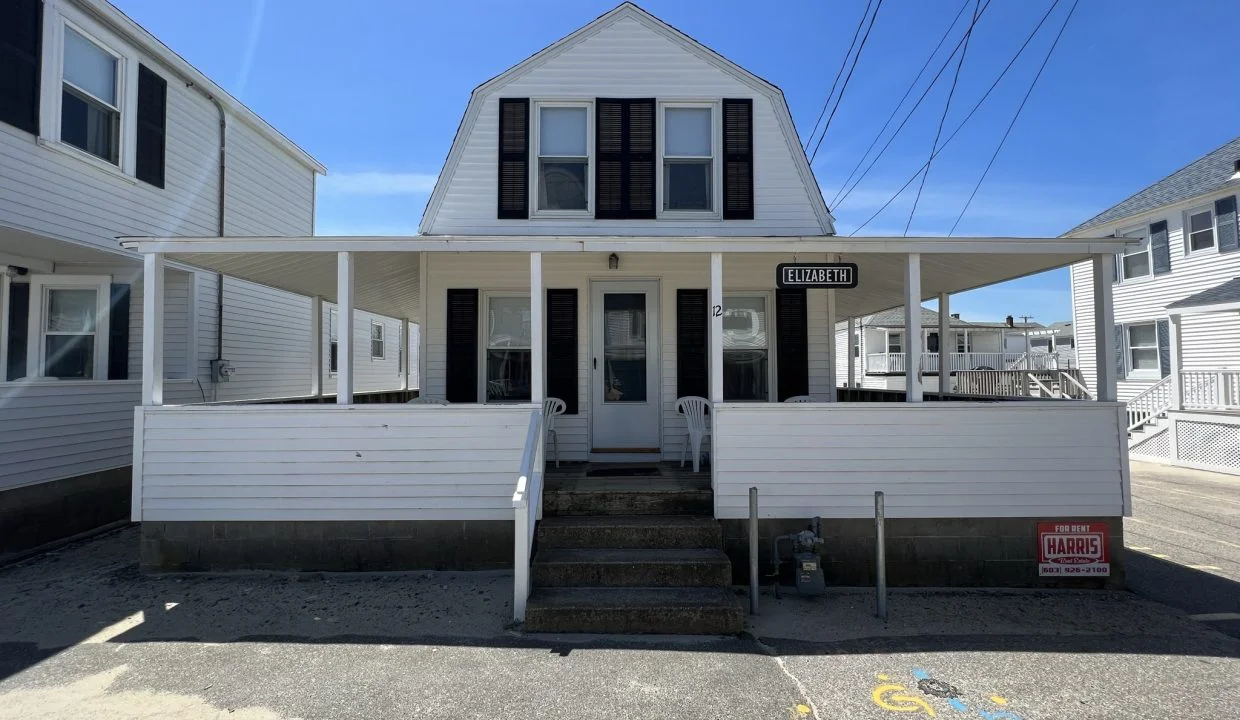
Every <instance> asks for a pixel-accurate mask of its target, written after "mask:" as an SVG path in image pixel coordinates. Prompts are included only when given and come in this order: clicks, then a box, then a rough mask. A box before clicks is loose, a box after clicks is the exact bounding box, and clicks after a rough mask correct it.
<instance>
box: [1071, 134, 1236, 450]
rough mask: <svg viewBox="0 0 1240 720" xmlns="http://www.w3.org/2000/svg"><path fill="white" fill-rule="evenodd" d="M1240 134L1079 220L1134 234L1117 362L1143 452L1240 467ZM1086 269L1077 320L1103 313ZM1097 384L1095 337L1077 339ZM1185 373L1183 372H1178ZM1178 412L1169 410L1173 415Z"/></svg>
mask: <svg viewBox="0 0 1240 720" xmlns="http://www.w3.org/2000/svg"><path fill="white" fill-rule="evenodd" d="M1237 193H1240V138H1237V139H1235V140H1232V141H1231V142H1229V143H1227V144H1226V145H1223V146H1222V147H1220V148H1218V149H1216V150H1214V151H1212V152H1210V153H1209V154H1208V155H1206V156H1204V157H1202V158H1199V159H1197V160H1196V161H1194V162H1192V163H1191V164H1189V165H1187V166H1185V167H1183V168H1181V169H1179V170H1177V171H1175V172H1174V173H1172V174H1171V175H1168V176H1167V177H1165V178H1163V179H1162V180H1160V181H1158V182H1157V183H1154V184H1153V185H1151V186H1149V187H1147V188H1145V189H1144V190H1142V191H1140V192H1138V193H1136V194H1135V195H1133V196H1131V197H1129V198H1127V199H1126V200H1124V201H1123V202H1120V203H1119V204H1117V205H1115V206H1114V207H1111V208H1109V209H1108V210H1106V211H1104V212H1102V213H1100V214H1098V215H1097V216H1095V217H1094V218H1092V219H1090V220H1088V221H1086V222H1085V223H1082V224H1081V225H1079V226H1077V227H1075V228H1073V229H1072V230H1071V231H1069V232H1068V233H1067V235H1066V236H1067V237H1081V236H1098V235H1116V236H1121V237H1126V238H1129V239H1131V240H1133V241H1134V245H1133V246H1132V247H1131V249H1129V250H1127V251H1125V252H1124V253H1121V254H1119V255H1117V256H1116V257H1115V262H1114V263H1113V265H1112V267H1111V272H1112V277H1113V281H1114V290H1113V295H1114V298H1115V307H1114V314H1115V320H1114V322H1115V327H1114V343H1115V348H1116V353H1115V356H1114V358H1113V360H1112V362H1113V367H1114V368H1115V371H1116V373H1117V374H1118V376H1119V382H1118V393H1119V399H1120V400H1124V401H1127V402H1128V404H1129V411H1130V416H1131V419H1130V425H1131V427H1132V430H1133V436H1132V441H1133V447H1132V452H1133V455H1134V456H1141V457H1143V458H1146V459H1154V460H1157V459H1162V460H1166V461H1173V462H1175V463H1177V464H1182V465H1187V466H1192V467H1204V468H1211V469H1218V470H1226V471H1229V472H1240V312H1237V308H1236V305H1235V301H1236V300H1238V299H1240V298H1238V297H1235V295H1236V293H1235V291H1234V288H1235V286H1236V283H1235V282H1233V281H1234V280H1235V279H1236V278H1240V252H1238V251H1240V244H1238V242H1237V233H1236V201H1237ZM1092 292H1093V290H1092V288H1091V285H1090V281H1089V267H1088V266H1086V265H1078V266H1074V267H1073V268H1072V297H1073V303H1072V304H1073V316H1074V321H1075V323H1076V326H1077V327H1088V326H1089V325H1090V324H1092V323H1093V321H1094V315H1093V310H1092V307H1093V306H1092ZM1078 342H1079V348H1080V350H1081V354H1080V362H1081V368H1082V370H1084V373H1085V377H1086V379H1087V380H1089V382H1090V383H1092V382H1093V378H1094V376H1095V374H1096V371H1097V366H1096V363H1095V362H1094V350H1093V348H1094V342H1093V338H1091V337H1090V336H1089V335H1087V334H1083V335H1082V336H1081V337H1080V338H1078ZM1177 378H1178V379H1179V382H1176V379H1177ZM1168 413H1170V417H1169V418H1168V417H1167V415H1168Z"/></svg>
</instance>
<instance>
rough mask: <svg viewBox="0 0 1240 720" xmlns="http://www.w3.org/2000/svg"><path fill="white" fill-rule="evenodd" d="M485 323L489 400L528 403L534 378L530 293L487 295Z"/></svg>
mask: <svg viewBox="0 0 1240 720" xmlns="http://www.w3.org/2000/svg"><path fill="white" fill-rule="evenodd" d="M484 322H485V323H486V325H485V328H484V330H485V335H486V349H485V352H486V378H485V381H486V394H485V396H484V397H486V401H487V402H528V401H529V400H530V398H531V397H532V395H531V387H530V386H531V382H532V377H533V375H532V373H531V362H532V358H531V353H530V298H529V296H500V295H491V296H488V298H487V312H486V315H485V316H484Z"/></svg>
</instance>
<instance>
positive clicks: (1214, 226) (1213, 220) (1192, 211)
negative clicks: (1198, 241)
mask: <svg viewBox="0 0 1240 720" xmlns="http://www.w3.org/2000/svg"><path fill="white" fill-rule="evenodd" d="M1203 212H1208V213H1210V234H1211V238H1212V239H1213V242H1211V243H1210V246H1209V247H1204V248H1199V249H1197V250H1194V249H1193V241H1192V231H1191V226H1190V225H1189V222H1190V220H1191V219H1192V217H1193V215H1200V214H1201V213H1203ZM1181 234H1182V235H1183V238H1184V254H1185V255H1201V254H1204V253H1217V252H1218V216H1217V215H1215V213H1214V203H1210V204H1208V205H1200V206H1198V207H1193V208H1189V209H1187V210H1185V211H1184V226H1183V230H1182V231H1181Z"/></svg>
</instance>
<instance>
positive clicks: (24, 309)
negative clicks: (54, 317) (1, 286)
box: [5, 283, 30, 380]
mask: <svg viewBox="0 0 1240 720" xmlns="http://www.w3.org/2000/svg"><path fill="white" fill-rule="evenodd" d="M8 305H9V366H8V368H6V372H5V378H7V379H9V380H20V379H22V378H24V377H26V331H27V329H28V328H29V324H30V285H29V284H28V283H13V284H11V285H9V302H8Z"/></svg>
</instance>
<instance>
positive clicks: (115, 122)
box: [60, 25, 121, 165]
mask: <svg viewBox="0 0 1240 720" xmlns="http://www.w3.org/2000/svg"><path fill="white" fill-rule="evenodd" d="M120 68H121V60H120V58H119V57H118V56H117V55H114V54H113V53H112V52H110V51H108V50H106V49H104V48H103V47H102V46H101V45H99V44H97V43H95V42H94V41H92V40H90V39H88V38H87V37H86V36H85V35H83V34H81V33H80V32H78V31H77V30H74V29H73V28H71V27H69V26H68V25H66V26H65V33H64V73H63V75H62V87H61V101H60V140H61V142H64V143H67V144H69V145H72V146H74V147H76V148H78V149H80V150H84V151H86V152H88V153H90V154H91V155H94V156H96V157H98V158H101V159H103V160H106V161H108V162H110V163H113V164H115V165H119V164H120V135H121V111H120V105H121V102H120V83H119V82H118V78H119V77H120Z"/></svg>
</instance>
